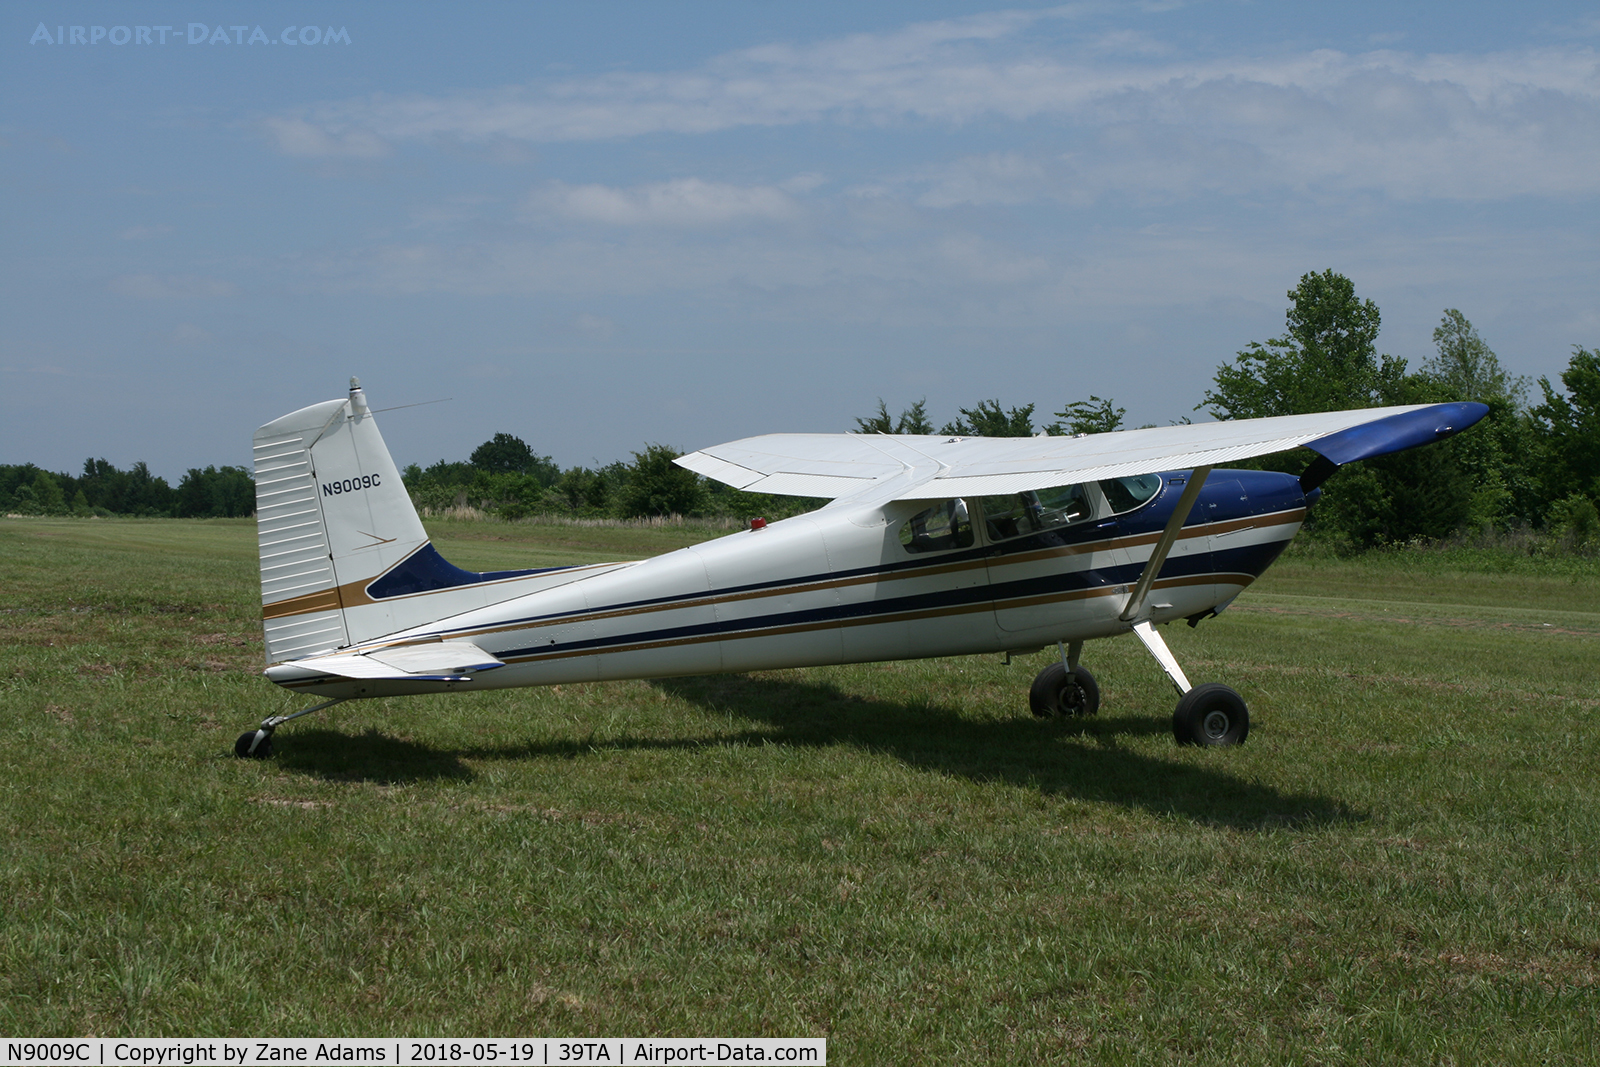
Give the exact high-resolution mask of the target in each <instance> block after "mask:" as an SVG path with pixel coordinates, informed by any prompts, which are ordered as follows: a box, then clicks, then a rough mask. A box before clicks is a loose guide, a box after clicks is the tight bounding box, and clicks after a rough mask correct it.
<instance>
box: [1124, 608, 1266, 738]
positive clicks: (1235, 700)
mask: <svg viewBox="0 0 1600 1067" xmlns="http://www.w3.org/2000/svg"><path fill="white" fill-rule="evenodd" d="M1133 632H1134V633H1135V634H1137V635H1138V637H1139V640H1141V641H1143V642H1144V647H1145V648H1147V649H1149V650H1150V654H1151V655H1152V656H1154V657H1155V658H1156V662H1157V663H1159V664H1161V669H1162V670H1164V671H1166V672H1167V677H1168V678H1171V679H1172V684H1173V685H1174V686H1176V687H1177V689H1178V692H1179V693H1180V694H1182V695H1181V696H1180V697H1179V698H1178V708H1177V710H1176V711H1174V712H1173V713H1172V735H1173V736H1174V737H1176V738H1177V739H1178V744H1180V745H1242V744H1244V739H1245V738H1246V737H1247V736H1248V735H1249V733H1250V709H1249V708H1247V707H1245V703H1244V697H1242V696H1240V695H1239V694H1238V693H1236V692H1234V691H1233V690H1232V689H1229V688H1228V687H1227V686H1225V685H1222V684H1220V683H1217V682H1207V683H1205V684H1204V685H1194V686H1192V685H1190V684H1189V679H1188V678H1187V677H1185V676H1184V673H1183V668H1182V667H1180V666H1178V660H1177V658H1176V657H1174V656H1173V654H1172V652H1171V650H1170V649H1168V648H1167V643H1166V642H1165V641H1163V640H1162V639H1161V635H1160V634H1158V633H1156V628H1155V627H1154V626H1152V625H1151V624H1150V623H1149V622H1139V623H1135V624H1134V627H1133Z"/></svg>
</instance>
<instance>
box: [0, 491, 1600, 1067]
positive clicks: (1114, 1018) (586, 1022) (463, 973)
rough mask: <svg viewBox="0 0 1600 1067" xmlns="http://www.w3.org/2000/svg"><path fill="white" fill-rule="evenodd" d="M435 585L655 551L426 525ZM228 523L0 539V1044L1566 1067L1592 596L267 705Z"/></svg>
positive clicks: (1485, 599)
mask: <svg viewBox="0 0 1600 1067" xmlns="http://www.w3.org/2000/svg"><path fill="white" fill-rule="evenodd" d="M435 534H436V535H437V540H438V544H439V546H440V548H441V550H442V551H443V552H444V553H445V554H446V555H447V556H449V557H450V558H451V559H452V560H453V561H454V562H457V563H460V564H462V565H465V566H470V567H474V568H490V567H506V566H515V565H522V566H529V565H538V564H541V563H548V562H558V561H582V560H590V559H602V558H629V557H636V556H638V555H643V554H647V553H650V552H656V551H661V550H664V549H667V548H671V547H675V546H676V545H678V544H682V543H686V542H688V541H692V540H694V539H695V538H696V537H698V536H703V531H696V530H694V529H692V528H674V527H665V528H660V529H627V528H599V529H583V528H566V527H535V526H527V527H521V526H508V525H502V524H489V523H479V524H444V525H441V526H436V527H435ZM258 619H259V600H258V593H257V583H256V562H255V550H254V539H253V526H252V524H251V523H249V522H248V521H241V522H231V521H210V522H180V521H149V522H139V521H71V520H40V519H35V520H4V521H0V636H3V646H0V901H3V903H0V1032H3V1033H5V1034H8V1035H19V1034H27V1035H40V1036H43V1035H66V1034H95V1035H112V1034H133V1035H142V1036H157V1035H165V1034H193V1035H219V1034H271V1035H278V1036H296V1035H346V1034H348V1035H384V1034H393V1035H400V1034H407V1035H437V1034H449V1035H466V1036H471V1035H507V1036H509V1035H515V1034H541V1035H552V1036H557V1035H566V1036H596V1035H600V1036H622V1035H633V1034H662V1035H680V1036H695V1035H740V1034H748V1035H771V1036H786V1035H795V1036H825V1037H827V1038H828V1039H829V1052H830V1055H831V1057H832V1062H834V1063H840V1064H851V1063H873V1064H878V1063H913V1062H934V1061H939V1060H947V1059H950V1058H952V1057H961V1058H963V1059H967V1060H970V1061H989V1062H1013V1061H1014V1062H1050V1061H1054V1062H1060V1061H1062V1060H1068V1061H1072V1060H1078V1061H1084V1062H1089V1061H1092V1062H1108V1063H1143V1062H1149V1063H1163V1062H1238V1063H1262V1064H1287V1063H1375V1062H1385V1063H1387V1062H1416V1063H1535V1062H1537V1063H1563V1062H1565V1063H1587V1062H1593V1061H1594V1056H1595V1049H1596V1048H1597V1047H1600V1033H1597V1031H1600V1022H1597V1020H1600V848H1597V846H1600V781H1597V769H1600V693H1597V686H1596V681H1597V678H1600V669H1597V665H1600V578H1597V577H1595V576H1594V575H1593V574H1590V573H1585V572H1582V571H1581V570H1577V569H1574V570H1572V571H1571V572H1570V573H1564V572H1562V571H1561V570H1560V569H1559V568H1557V569H1553V570H1549V571H1530V572H1525V573H1493V574H1490V573H1475V572H1470V571H1463V570H1461V569H1459V568H1457V567H1453V566H1451V565H1449V564H1447V563H1446V564H1439V563H1436V562H1429V561H1427V560H1425V559H1423V558H1422V557H1420V556H1417V557H1413V556H1407V555H1403V554H1397V555H1394V556H1389V557H1367V558H1364V559H1363V560H1359V561H1355V562H1341V561H1337V560H1316V559H1306V558H1301V559H1296V558H1293V557H1291V558H1289V559H1286V560H1284V561H1283V562H1282V563H1280V565H1279V566H1278V567H1277V568H1275V569H1274V570H1273V571H1271V572H1269V573H1268V574H1267V576H1266V577H1265V578H1264V579H1262V581H1260V582H1259V583H1257V585H1256V586H1255V587H1254V588H1252V589H1251V590H1249V591H1248V592H1247V593H1246V594H1245V596H1243V597H1241V598H1240V602H1239V603H1238V604H1237V605H1235V607H1234V608H1233V609H1231V610H1229V611H1228V612H1227V613H1226V614H1224V615H1223V617H1222V618H1220V619H1217V620H1213V621H1209V622H1206V623H1204V624H1202V625H1201V626H1200V628H1199V629H1198V630H1189V629H1187V628H1185V627H1172V628H1169V630H1168V641H1169V642H1170V643H1171V645H1172V646H1173V650H1174V652H1175V653H1176V654H1177V655H1178V657H1179V658H1180V660H1182V661H1183V663H1184V665H1185V667H1186V669H1187V670H1188V673H1189V675H1190V677H1191V678H1193V679H1196V680H1209V681H1223V682H1227V683H1228V684H1230V685H1233V686H1234V687H1235V688H1237V689H1239V690H1240V691H1241V692H1242V693H1244V695H1245V696H1246V698H1247V699H1248V700H1249V701H1250V704H1251V709H1252V717H1253V724H1252V732H1251V735H1250V741H1249V743H1248V744H1247V745H1245V746H1243V747H1242V748H1239V749H1232V750H1206V751H1198V750H1192V749H1179V748H1178V747H1176V746H1175V745H1174V743H1173V740H1172V735H1171V732H1170V726H1169V723H1170V716H1171V711H1172V705H1173V703H1174V699H1175V698H1174V694H1173V693H1172V691H1171V688H1170V686H1169V685H1168V683H1167V682H1166V681H1165V679H1164V678H1163V676H1162V675H1161V674H1160V672H1159V670H1158V669H1157V668H1156V667H1155V665H1154V664H1153V663H1151V662H1150V661H1149V660H1148V658H1147V657H1146V655H1145V654H1144V652H1143V650H1142V648H1141V647H1140V646H1138V644H1137V642H1134V641H1132V640H1131V639H1121V640H1117V641H1111V642H1102V643H1097V644H1091V645H1090V646H1089V647H1088V648H1087V649H1086V653H1085V662H1086V663H1087V664H1088V665H1089V666H1090V667H1091V669H1093V670H1094V671H1095V672H1096V674H1097V676H1098V677H1099V679H1100V684H1101V688H1102V692H1103V706H1102V711H1101V713H1100V715H1099V716H1098V717H1097V718H1096V719H1093V720H1090V721H1087V722H1075V721H1067V722H1061V721H1051V722H1039V721H1036V720H1034V719H1033V718H1032V717H1031V716H1030V715H1029V714H1028V712H1027V707H1026V703H1027V702H1026V692H1027V686H1028V683H1029V681H1030V680H1031V677H1032V675H1033V673H1034V671H1035V670H1037V669H1038V667H1040V666H1042V665H1043V663H1044V662H1045V657H1044V656H1042V655H1040V656H1034V657H1030V658H1028V659H1026V660H1019V661H1018V662H1017V663H1015V664H1013V665H1012V666H1010V667H1007V666H1004V665H1002V663H1001V662H1000V661H999V658H998V657H981V658H979V657H974V658H967V659H948V660H937V661H927V662H917V663H894V664H874V665H867V666H858V667H841V668H831V669H814V670H805V671H778V672H771V673H765V674H756V675H748V676H726V677H716V678H693V679H681V680H670V681H658V682H634V683H611V684H602V685H583V686H563V687H559V688H556V689H549V690H523V691H513V692H508V693H484V694H476V695H466V696H456V697H442V698H426V699H409V700H384V701H373V702H360V703H351V704H345V705H341V706H339V707H337V708H334V709H331V710H330V711H328V712H326V713H322V714H319V715H317V716H314V717H311V718H308V719H305V720H302V721H300V722H296V723H294V724H292V725H290V726H288V727H286V728H284V729H283V730H282V731H280V732H279V734H278V736H277V739H276V743H277V746H278V753H279V754H278V755H277V756H276V757H275V758H273V759H272V760H270V761H266V762H260V763H258V762H247V761H238V760H235V759H232V758H231V757H230V756H229V755H228V754H227V753H228V752H229V750H230V748H231V745H232V742H233V739H234V737H235V736H237V735H238V734H239V733H240V732H241V731H242V730H244V729H246V728H247V727H250V726H252V725H254V724H255V723H256V722H258V721H259V720H260V719H262V718H263V717H265V716H267V715H269V714H273V713H282V712H287V711H290V710H294V709H295V708H296V707H298V706H300V705H297V704H296V703H295V702H294V701H293V700H292V698H291V697H290V696H289V695H288V694H286V693H284V692H283V691H281V690H278V689H276V688H275V687H273V686H271V685H270V684H268V683H267V682H266V681H265V680H264V679H262V678H261V677H260V676H259V673H258V672H259V668H260V666H261V652H260V648H261V645H260V630H259V621H258Z"/></svg>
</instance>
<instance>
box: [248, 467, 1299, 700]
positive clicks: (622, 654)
mask: <svg viewBox="0 0 1600 1067" xmlns="http://www.w3.org/2000/svg"><path fill="white" fill-rule="evenodd" d="M1183 477H1184V472H1174V473H1173V474H1172V475H1168V476H1165V478H1164V483H1163V486H1162V489H1161V491H1160V492H1159V493H1157V495H1156V496H1155V497H1153V498H1152V499H1150V500H1148V501H1146V502H1144V503H1143V504H1141V505H1139V506H1138V507H1137V508H1135V509H1133V510H1131V511H1128V512H1126V513H1123V514H1115V515H1111V514H1107V515H1103V516H1102V517H1101V518H1099V519H1093V518H1090V519H1088V520H1086V521H1082V522H1077V523H1075V524H1073V525H1070V526H1065V527H1062V528H1060V529H1059V530H1057V531H1055V532H1054V533H1053V534H1052V535H1051V536H1045V535H1037V536H1032V537H1017V536H1012V537H1005V536H1000V535H999V534H998V533H997V527H996V526H995V525H994V524H993V523H992V522H991V523H989V524H987V525H986V524H985V522H984V521H983V520H982V514H983V513H982V510H981V509H982V505H981V504H980V503H978V502H973V511H972V521H971V524H970V525H971V530H972V533H971V535H970V541H969V542H968V543H966V544H964V545H963V546H961V547H955V548H951V549H948V550H942V551H941V550H933V551H912V550H911V549H909V548H908V546H907V535H906V532H905V531H906V524H907V522H908V521H909V520H911V518H912V517H913V516H914V515H915V514H916V513H918V512H919V511H921V510H922V509H925V508H927V506H928V504H929V503H930V502H929V501H897V502H891V503H888V504H884V505H877V506H873V507H870V508H856V509H852V508H851V507H850V506H849V505H848V504H847V503H841V504H836V505H834V506H831V507H828V508H824V509H823V510H821V511H817V512H812V513H810V514H807V515H801V516H798V517H796V518H792V519H786V520H784V521H781V522H776V523H773V524H771V525H770V526H767V527H765V528H763V529H755V530H745V531H742V532H739V533H735V534H731V535H729V536H726V537H722V538H718V539H716V540H713V541H708V542H706V543H704V544H700V545H695V546H693V547H690V548H685V549H680V550H678V551H676V552H670V553H667V554H666V555H662V556H659V557H656V558H653V559H648V560H644V561H642V562H638V563H624V564H617V565H611V566H603V567H577V568H570V569H564V570H555V571H545V572H540V573H537V574H531V575H526V576H514V577H505V578H498V579H486V580H484V581H481V582H477V583H474V584H473V585H472V586H470V587H457V588H451V589H442V590H433V591H424V592H416V593H405V594H401V595H396V596H388V597H384V598H382V603H381V604H380V603H378V602H377V601H375V600H371V599H369V601H368V604H367V605H365V606H358V607H352V608H351V609H350V610H352V611H360V610H378V609H379V608H383V609H384V610H388V611H391V612H392V613H393V617H395V618H407V617H409V618H413V619H415V618H419V617H429V618H431V619H432V620H433V621H429V622H426V623H424V624H421V625H413V626H408V627H405V628H403V629H398V630H396V631H395V632H392V633H388V634H386V635H385V636H383V637H381V638H378V639H376V640H370V641H366V642H362V643H360V644H358V645H356V646H354V647H351V648H348V649H345V650H344V651H346V652H350V653H363V652H371V651H376V650H382V649H386V648H388V649H392V648H394V647H396V646H414V645H424V644H427V643H430V642H438V641H451V640H464V641H470V642H472V644H474V645H476V646H477V647H478V648H481V649H483V650H484V651H485V652H488V653H490V654H492V655H493V656H495V657H496V658H498V659H499V660H501V661H503V662H504V664H505V666H503V667H498V668H496V669H493V670H485V671H483V672H481V673H478V674H474V675H471V676H470V678H468V679H466V680H438V679H409V678H399V679H390V678H350V677H340V676H335V675H330V674H328V673H326V672H324V671H320V670H318V669H317V668H316V667H315V665H314V664H311V663H307V664H304V665H300V664H295V663H293V662H288V663H280V664H276V665H273V666H272V667H269V668H268V671H267V674H268V677H270V678H272V679H273V680H274V681H276V682H278V683H279V684H281V685H284V686H287V687H289V688H292V689H296V690H303V691H307V692H312V693H317V694H321V695H324V696H329V697H364V696H388V695H403V694H414V693H430V692H444V691H451V690H474V689H499V688H507V687H512V686H527V685H551V684H558V683H569V682H579V681H600V680H608V679H621V678H641V677H662V676H671V675H689V674H710V673H717V672H728V671H749V670H760V669H771V668H780V667H800V666H814V665H820V664H831V663H852V662H865V661H876V660H893V659H913V658H921V657H928V656H944V655H955V654H967V653H983V652H1003V651H1008V650H1028V649H1036V648H1039V647H1040V646H1042V645H1045V644H1049V643H1054V642H1056V641H1078V640H1085V639H1092V638H1097V637H1108V636H1112V635H1115V634H1119V633H1124V632H1127V631H1128V630H1129V629H1130V628H1131V627H1132V625H1133V621H1134V620H1132V619H1128V618H1124V608H1125V607H1126V606H1127V605H1128V601H1129V593H1130V590H1131V588H1132V586H1133V584H1134V582H1135V581H1136V580H1137V577H1138V575H1139V573H1140V571H1141V570H1142V569H1143V567H1144V564H1145V562H1146V561H1147V560H1148V559H1149V558H1150V554H1151V550H1152V547H1153V546H1154V545H1155V543H1156V541H1157V539H1158V537H1159V534H1160V530H1161V529H1162V526H1163V524H1164V523H1165V522H1166V520H1167V518H1168V516H1170V514H1171V513H1172V510H1173V505H1174V502H1175V499H1176V496H1177V489H1174V488H1173V486H1177V487H1180V488H1181V485H1182V481H1183ZM963 514H965V512H963ZM1304 515H1305V499H1304V497H1303V495H1301V494H1300V492H1299V490H1298V487H1297V486H1296V485H1293V484H1292V479H1289V478H1288V477H1287V476H1284V475H1276V474H1270V473H1265V472H1253V471H1252V472H1240V471H1217V472H1215V473H1214V474H1213V476H1212V479H1211V483H1208V487H1207V489H1206V491H1205V493H1204V495H1203V496H1202V498H1201V502H1200V504H1199V505H1198V506H1196V508H1195V509H1194V511H1193V512H1192V513H1191V515H1190V516H1189V519H1188V522H1187V524H1186V525H1185V526H1184V528H1183V530H1182V534H1181V536H1180V537H1179V538H1178V540H1177V542H1176V543H1175V544H1174V545H1173V548H1172V550H1171V553H1170V555H1169V556H1168V558H1167V561H1166V563H1165V564H1164V565H1163V567H1162V571H1161V576H1160V577H1159V578H1158V579H1157V581H1156V582H1155V585H1154V589H1155V592H1154V593H1152V595H1150V596H1149V597H1148V598H1147V600H1146V602H1145V604H1144V605H1143V606H1142V608H1141V611H1140V615H1139V618H1141V619H1147V620H1149V621H1151V622H1155V623H1163V622H1169V621H1172V620H1174V619H1180V618H1185V617H1189V616H1195V615H1197V614H1200V613H1204V612H1208V611H1211V610H1213V609H1214V608H1216V607H1217V606H1218V605H1224V604H1226V603H1227V602H1228V601H1230V600H1232V599H1233V598H1234V597H1235V596H1236V595H1237V594H1238V593H1239V592H1240V591H1241V590H1242V589H1243V588H1244V587H1245V586H1246V585H1248V584H1249V582H1250V581H1251V580H1253V579H1254V578H1255V577H1256V576H1257V575H1258V574H1259V573H1260V571H1261V569H1263V568H1264V567H1265V566H1266V565H1267V564H1268V563H1270V562H1271V560H1272V559H1273V558H1275V557H1276V555H1277V553H1278V552H1279V551H1280V550H1281V549H1282V547H1283V545H1284V544H1286V543H1287V542H1288V540H1289V539H1290V538H1291V537H1292V536H1293V535H1294V534H1295V532H1296V531H1297V530H1298V529H1299V527H1300V523H1301V520H1302V519H1303V517H1304ZM429 550H430V551H431V548H430V549H429ZM373 588H377V583H374V584H373ZM410 600H422V601H426V604H409V605H408V604H406V603H404V602H405V601H410ZM477 605H481V606H477ZM425 607H426V608H427V610H421V609H423V608H425ZM402 609H403V610H402ZM419 610H420V611H421V614H419Z"/></svg>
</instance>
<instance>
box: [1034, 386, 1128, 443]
mask: <svg viewBox="0 0 1600 1067" xmlns="http://www.w3.org/2000/svg"><path fill="white" fill-rule="evenodd" d="M1127 413H1128V409H1127V408H1119V407H1115V406H1114V405H1113V404H1112V402H1111V401H1110V400H1102V399H1100V398H1099V397H1097V396H1095V395H1094V394H1093V393H1090V394H1089V399H1088V400H1074V401H1073V402H1072V403H1070V404H1068V405H1067V406H1066V408H1065V410H1062V411H1058V412H1056V417H1057V418H1059V419H1061V420H1063V421H1062V422H1057V423H1052V424H1051V425H1049V426H1047V427H1045V429H1046V430H1047V431H1048V432H1050V433H1053V434H1060V433H1069V434H1080V433H1111V432H1113V431H1114V430H1120V429H1122V417H1123V416H1124V415H1126V414H1127Z"/></svg>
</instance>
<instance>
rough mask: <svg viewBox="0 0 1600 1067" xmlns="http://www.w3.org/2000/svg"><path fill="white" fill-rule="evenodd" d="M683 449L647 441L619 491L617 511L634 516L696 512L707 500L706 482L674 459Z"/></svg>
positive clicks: (626, 515) (621, 515) (636, 454)
mask: <svg viewBox="0 0 1600 1067" xmlns="http://www.w3.org/2000/svg"><path fill="white" fill-rule="evenodd" d="M682 454H683V453H681V452H678V451H675V450H673V449H671V448H668V447H667V446H666V445H645V448H644V451H643V452H635V453H634V454H633V459H634V462H633V465H632V466H631V467H630V468H629V469H628V483H627V485H625V486H624V487H623V488H622V491H621V492H620V493H619V494H618V501H617V515H618V517H619V518H624V519H633V518H640V517H642V516H665V515H693V514H696V513H697V512H699V511H700V509H701V508H702V507H703V506H704V503H705V486H704V485H703V484H702V483H701V481H700V476H699V475H698V474H696V473H695V472H694V471H691V470H688V469H686V468H684V467H680V466H678V465H677V464H676V463H673V462H672V461H673V460H675V459H677V458H678V457H679V456H681V455H682Z"/></svg>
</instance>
